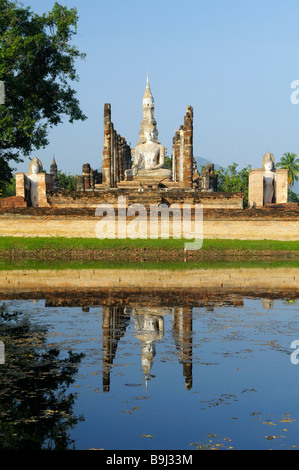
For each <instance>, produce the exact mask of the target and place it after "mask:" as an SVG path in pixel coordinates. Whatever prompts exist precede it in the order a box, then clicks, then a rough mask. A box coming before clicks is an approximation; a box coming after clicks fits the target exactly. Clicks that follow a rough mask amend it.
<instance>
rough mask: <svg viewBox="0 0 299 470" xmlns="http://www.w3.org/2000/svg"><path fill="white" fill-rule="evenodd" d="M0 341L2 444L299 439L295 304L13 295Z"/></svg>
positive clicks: (1, 305) (0, 309)
mask: <svg viewBox="0 0 299 470" xmlns="http://www.w3.org/2000/svg"><path fill="white" fill-rule="evenodd" d="M158 300H159V299H158ZM0 340H1V343H0V344H1V355H0V362H1V363H0V373H1V375H0V383H1V387H0V448H1V449H78V450H87V449H106V450H113V449H115V450H134V449H136V450H138V449H139V450H151V449H154V450H159V449H160V450H165V449H167V450H186V451H187V450H188V451H190V450H197V449H296V448H298V446H299V364H298V365H297V362H298V358H299V354H298V357H297V353H296V351H297V349H298V348H299V343H298V345H297V344H296V343H294V341H298V340H299V300H296V299H292V300H289V299H286V298H276V299H271V298H259V297H256V298H254V297H248V298H247V297H243V298H238V299H237V300H236V298H232V299H231V300H230V299H229V298H227V299H226V300H225V301H219V300H217V301H214V300H213V298H210V299H206V300H204V301H201V303H199V304H198V305H195V306H194V305H193V306H190V302H188V303H187V302H186V304H185V302H184V298H182V299H181V301H180V302H179V303H178V304H177V305H159V301H157V302H156V304H153V303H152V302H151V304H150V305H147V302H146V296H145V298H144V301H142V302H140V304H138V301H136V302H134V304H132V303H130V302H129V303H128V304H127V305H126V303H125V302H122V303H121V304H117V302H115V299H114V301H113V302H111V304H110V305H109V299H108V301H107V299H106V300H105V302H104V303H103V305H101V304H97V303H95V302H90V303H89V302H88V301H86V300H85V301H84V303H83V304H81V305H80V302H79V303H78V302H73V303H72V301H71V300H69V301H67V299H63V296H62V298H61V297H60V299H56V300H55V298H54V299H53V298H52V299H51V300H49V299H46V298H38V299H34V298H30V299H21V298H18V299H14V298H12V299H6V300H2V301H0ZM296 348H297V349H296ZM298 351H299V349H298Z"/></svg>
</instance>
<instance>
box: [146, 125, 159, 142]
mask: <svg viewBox="0 0 299 470" xmlns="http://www.w3.org/2000/svg"><path fill="white" fill-rule="evenodd" d="M144 136H145V138H146V143H154V142H155V141H156V129H155V127H154V126H153V125H147V126H146V128H145V129H144Z"/></svg>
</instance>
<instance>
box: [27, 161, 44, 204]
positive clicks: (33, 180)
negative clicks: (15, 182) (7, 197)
mask: <svg viewBox="0 0 299 470" xmlns="http://www.w3.org/2000/svg"><path fill="white" fill-rule="evenodd" d="M42 172H43V165H42V162H41V161H40V160H39V159H38V158H37V157H34V158H33V159H32V160H31V162H30V165H29V170H28V173H27V178H28V180H29V181H30V201H31V204H32V206H33V207H37V206H38V191H37V175H38V173H42Z"/></svg>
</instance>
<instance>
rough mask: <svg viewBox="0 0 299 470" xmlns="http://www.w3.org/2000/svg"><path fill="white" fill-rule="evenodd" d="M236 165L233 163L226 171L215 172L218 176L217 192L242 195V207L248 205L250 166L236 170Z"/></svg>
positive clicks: (222, 169)
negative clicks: (240, 193)
mask: <svg viewBox="0 0 299 470" xmlns="http://www.w3.org/2000/svg"><path fill="white" fill-rule="evenodd" d="M237 167H238V164H237V163H233V164H232V165H229V166H228V168H227V169H224V168H222V167H220V168H218V170H215V172H216V173H217V175H218V191H220V192H227V193H238V192H242V193H244V206H247V204H248V181H249V171H250V170H251V165H248V166H246V167H245V168H242V169H241V170H239V171H238V170H237Z"/></svg>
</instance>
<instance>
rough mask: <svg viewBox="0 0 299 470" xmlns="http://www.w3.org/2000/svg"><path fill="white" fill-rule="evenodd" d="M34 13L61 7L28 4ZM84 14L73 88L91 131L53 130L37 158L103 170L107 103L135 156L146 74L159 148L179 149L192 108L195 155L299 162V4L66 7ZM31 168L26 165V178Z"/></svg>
mask: <svg viewBox="0 0 299 470" xmlns="http://www.w3.org/2000/svg"><path fill="white" fill-rule="evenodd" d="M22 3H23V4H24V5H26V6H30V7H31V9H32V10H33V11H35V12H36V13H42V12H46V11H47V10H49V9H51V8H52V6H53V5H54V3H55V1H54V0H23V1H22ZM60 3H62V4H64V5H66V6H68V7H76V8H77V10H78V14H79V23H78V34H77V36H76V37H75V40H74V42H75V44H76V45H77V46H78V48H79V50H80V51H81V52H85V53H86V54H87V57H86V59H85V61H78V62H77V70H78V74H79V76H80V81H79V82H78V83H75V84H74V87H75V89H76V90H77V96H78V98H79V100H80V103H81V108H82V110H83V111H84V113H85V114H86V115H87V116H88V120H87V121H85V122H77V123H75V124H72V125H71V124H69V123H68V122H67V120H66V121H65V123H63V124H61V125H59V126H58V127H56V128H54V129H53V130H51V132H50V134H49V137H50V145H49V146H48V147H47V148H46V149H44V150H40V151H37V152H35V153H34V154H32V157H33V156H35V155H36V156H38V157H39V158H40V159H41V160H42V162H43V164H44V167H45V168H46V169H47V170H49V166H50V163H51V160H52V157H53V154H55V158H56V161H57V164H58V167H59V168H60V169H61V170H62V171H65V172H70V173H73V174H79V173H81V168H82V164H83V163H90V164H91V166H92V167H93V168H94V169H100V168H101V162H102V150H103V109H104V103H111V107H112V121H113V123H114V125H115V128H116V130H117V131H118V132H119V133H120V134H121V135H123V136H124V137H126V139H127V141H128V142H129V143H131V145H132V147H134V146H135V145H136V144H137V142H138V138H139V136H138V132H139V129H140V122H141V119H142V98H143V94H144V90H145V85H146V74H147V72H148V73H149V79H150V85H151V89H152V93H153V95H154V98H155V117H156V120H157V127H158V130H159V138H160V140H161V143H162V144H163V145H164V146H165V147H167V148H168V154H170V153H171V149H172V138H173V136H174V133H175V130H176V129H177V128H178V127H179V126H180V125H181V124H182V123H183V118H184V114H185V110H186V106H187V105H192V106H193V108H194V154H195V156H199V157H202V158H207V159H208V160H211V161H212V162H214V163H217V164H220V165H223V166H227V165H229V164H231V163H232V162H237V163H238V164H239V165H240V168H241V167H244V166H246V165H247V164H251V165H252V167H253V168H258V167H260V166H261V161H262V157H263V155H264V154H265V153H266V152H268V151H270V152H272V153H273V154H274V157H275V159H276V161H278V160H279V159H280V157H281V156H282V155H283V153H285V152H295V153H298V154H299V141H298V136H299V132H298V131H299V104H298V105H294V104H292V103H291V100H290V96H291V93H292V91H293V90H291V88H290V86H291V82H292V81H294V80H299V41H298V39H299V38H298V36H299V28H298V14H299V4H298V0H285V1H278V0H262V1H261V0H259V1H256V0H250V1H247V0H242V1H240V0H226V1H223V0H185V1H184V2H182V1H178V0H151V1H150V0H147V1H145V0H138V1H137V0H106V1H102V0H84V1H83V0H61V1H60ZM27 168H28V159H26V161H25V163H24V164H21V165H19V167H18V170H19V171H24V170H25V171H27Z"/></svg>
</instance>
